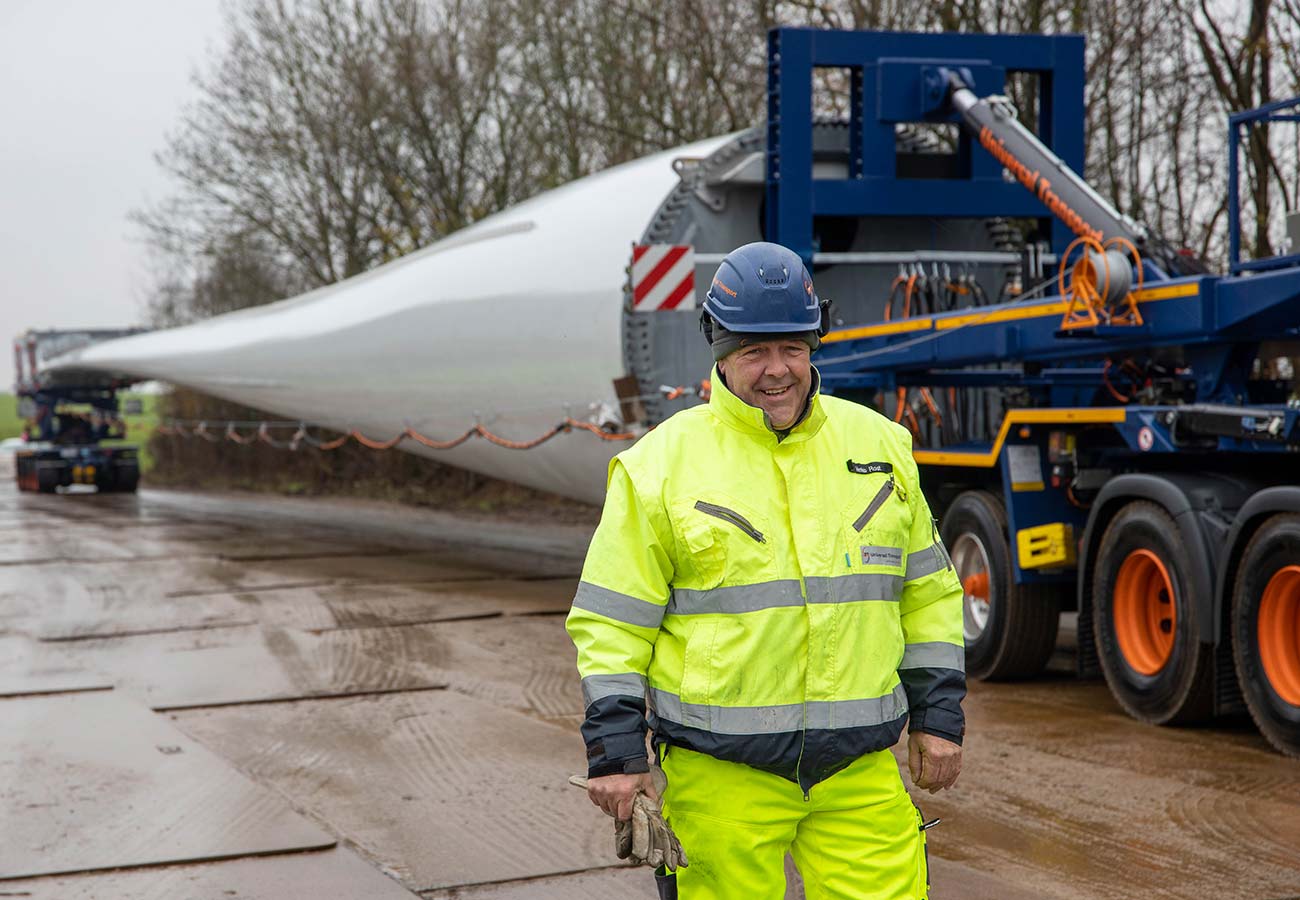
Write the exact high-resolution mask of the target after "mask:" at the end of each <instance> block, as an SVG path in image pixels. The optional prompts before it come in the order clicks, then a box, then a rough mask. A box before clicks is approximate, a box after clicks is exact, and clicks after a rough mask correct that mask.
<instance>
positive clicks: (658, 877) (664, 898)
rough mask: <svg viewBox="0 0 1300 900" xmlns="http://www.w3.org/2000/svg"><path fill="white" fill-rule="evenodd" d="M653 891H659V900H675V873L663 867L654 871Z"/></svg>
mask: <svg viewBox="0 0 1300 900" xmlns="http://www.w3.org/2000/svg"><path fill="white" fill-rule="evenodd" d="M655 889H656V890H657V891H659V900H677V873H676V872H669V871H667V870H666V869H665V868H664V867H663V866H660V867H659V868H657V869H655Z"/></svg>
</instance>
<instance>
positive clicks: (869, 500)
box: [841, 471, 912, 575]
mask: <svg viewBox="0 0 1300 900" xmlns="http://www.w3.org/2000/svg"><path fill="white" fill-rule="evenodd" d="M863 480H864V481H866V484H865V485H864V486H863V487H862V488H860V489H859V490H858V491H856V492H855V493H854V496H853V500H852V501H851V502H850V503H849V504H848V505H846V506H845V507H844V508H843V510H842V512H841V521H842V522H843V526H842V528H841V540H842V543H843V552H844V567H845V569H847V570H850V571H854V572H860V571H865V572H882V573H887V574H891V575H899V574H902V572H903V571H904V569H905V567H906V564H907V549H908V533H909V531H910V528H911V523H912V517H911V507H910V506H909V505H908V503H907V490H906V488H904V486H903V485H902V483H901V482H899V481H897V480H896V479H895V477H894V475H893V472H892V471H889V472H881V473H876V474H871V475H867V476H865V477H864V479H863Z"/></svg>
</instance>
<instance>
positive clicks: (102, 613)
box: [0, 461, 1300, 900]
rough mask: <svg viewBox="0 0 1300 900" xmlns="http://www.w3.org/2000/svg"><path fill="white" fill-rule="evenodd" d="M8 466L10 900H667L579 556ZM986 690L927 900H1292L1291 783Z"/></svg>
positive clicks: (430, 519)
mask: <svg viewBox="0 0 1300 900" xmlns="http://www.w3.org/2000/svg"><path fill="white" fill-rule="evenodd" d="M7 465H8V463H7V461H5V462H4V463H0V479H2V480H0V697H2V698H3V699H0V879H3V880H0V897H3V896H24V897H40V898H59V900H64V898H78V897H84V898H92V897H93V898H102V900H116V898H127V897H130V898H151V897H157V898H163V897H166V898H169V900H172V898H188V897H194V898H208V897H241V898H254V900H258V898H267V900H270V898H276V900H294V898H299V897H301V898H304V900H305V898H308V897H310V898H313V900H317V898H327V897H339V898H343V897H367V898H380V900H383V898H389V897H393V898H398V897H408V898H409V897H413V896H421V897H425V898H450V897H465V898H483V900H487V898H493V900H504V898H529V897H538V898H584V897H591V898H602V900H603V898H610V897H632V898H651V897H653V896H654V891H653V888H652V886H651V882H650V880H649V878H648V875H647V874H646V873H645V872H644V871H635V870H628V869H624V868H620V867H616V866H614V863H616V862H617V860H615V859H614V858H613V856H612V853H611V847H610V843H611V842H610V834H609V825H608V821H607V820H605V819H604V817H603V816H601V814H600V813H599V812H598V811H596V810H595V809H594V808H593V807H591V806H590V805H589V804H588V803H587V801H586V799H585V797H584V796H583V795H582V794H581V793H580V792H578V791H575V790H573V789H572V788H568V787H567V786H566V785H565V779H566V777H567V775H568V774H569V773H571V772H577V771H579V770H580V769H581V768H582V767H583V764H584V763H583V753H582V747H581V741H580V738H579V735H578V732H577V727H578V723H579V721H580V718H581V713H582V710H581V703H580V701H579V699H578V691H577V676H576V673H575V672H574V670H573V651H572V648H571V647H570V645H569V643H568V641H567V638H566V637H565V635H564V632H563V628H562V622H563V614H564V611H565V609H566V608H567V605H568V602H569V599H570V598H571V596H572V593H573V588H574V585H575V584H576V577H577V573H578V570H579V567H580V565H581V556H582V553H583V551H584V550H585V547H586V542H587V538H588V536H589V529H588V528H586V527H582V526H570V525H555V524H552V523H547V522H545V521H541V520H533V521H506V520H501V519H493V518H491V517H488V516H473V517H464V516H460V517H457V516H451V515H446V514H439V513H432V512H427V511H418V510H410V509H404V508H398V507H393V506H388V505H380V504H362V503H355V502H351V501H348V502H340V501H320V500H284V499H278V498H263V497H246V496H218V495H199V494H183V493H177V492H159V491H143V492H142V493H141V494H140V495H139V496H112V495H108V496H97V495H94V494H70V495H65V496H33V495H26V494H19V493H18V492H17V491H16V490H15V489H14V487H13V484H12V480H11V477H10V475H9V471H8V469H7ZM1068 632H1069V629H1068V627H1067V628H1065V629H1063V636H1062V647H1063V651H1062V653H1061V654H1059V656H1058V659H1057V660H1056V661H1055V662H1054V667H1053V668H1054V671H1053V673H1051V674H1049V676H1047V677H1045V678H1043V679H1040V680H1038V681H1035V682H1032V683H1026V684H1016V685H982V684H977V685H973V686H972V690H971V696H970V698H969V700H968V702H967V709H968V716H969V736H968V739H967V753H966V767H965V771H964V772H963V774H962V776H961V779H960V781H959V782H958V785H957V787H956V788H955V789H954V790H953V791H950V792H948V793H946V794H943V795H940V796H937V797H930V796H929V795H922V796H921V797H920V798H919V801H920V804H921V806H922V808H923V810H924V811H925V814H926V816H927V817H933V816H940V817H942V818H943V820H944V822H943V824H942V826H940V827H939V828H937V829H935V830H933V831H931V832H930V853H931V860H932V872H933V877H934V881H935V887H934V893H933V896H934V897H935V898H937V900H962V898H965V900H975V898H989V900H993V898H998V900H1020V898H1030V897H1046V898H1128V897H1134V898H1138V897H1140V898H1214V900H1231V898H1243V900H1244V898H1251V900H1280V898H1296V897H1300V764H1297V763H1296V762H1294V761H1288V760H1286V759H1284V758H1282V757H1280V756H1278V755H1276V754H1274V753H1272V752H1271V751H1270V750H1269V749H1268V748H1267V746H1266V745H1265V744H1264V742H1263V741H1262V740H1261V739H1260V738H1259V737H1258V736H1257V735H1256V734H1255V733H1254V732H1253V731H1252V730H1251V729H1250V728H1249V727H1248V726H1246V725H1244V724H1243V725H1232V724H1229V725H1226V726H1221V727H1216V728H1199V729H1157V728H1152V727H1148V726H1144V725H1141V724H1138V723H1136V722H1134V721H1132V720H1130V719H1128V718H1127V717H1126V716H1125V715H1124V714H1123V713H1122V712H1121V711H1120V710H1119V709H1118V707H1117V706H1116V705H1115V703H1114V702H1113V701H1112V700H1111V699H1110V697H1109V695H1108V693H1107V692H1106V688H1105V686H1104V684H1102V683H1100V682H1090V683H1081V682H1077V681H1075V680H1074V679H1073V678H1072V677H1071V676H1070V675H1069V674H1068V671H1069V660H1068V655H1067V653H1066V652H1065V651H1064V648H1068V645H1069V642H1070V635H1069V633H1068Z"/></svg>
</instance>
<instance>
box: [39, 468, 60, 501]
mask: <svg viewBox="0 0 1300 900" xmlns="http://www.w3.org/2000/svg"><path fill="white" fill-rule="evenodd" d="M62 472H63V469H62V468H60V467H57V466H40V465H38V466H37V468H36V490H38V491H40V492H41V493H42V494H53V493H56V492H57V491H58V489H59V481H60V475H61V474H62Z"/></svg>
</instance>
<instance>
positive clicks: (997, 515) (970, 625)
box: [942, 491, 1061, 681]
mask: <svg viewBox="0 0 1300 900" xmlns="http://www.w3.org/2000/svg"><path fill="white" fill-rule="evenodd" d="M942 533H943V542H944V546H945V547H947V548H948V555H949V556H951V557H952V562H953V566H954V567H955V568H956V569H957V577H958V578H959V579H961V583H962V590H963V595H962V630H963V632H964V636H965V638H966V672H967V674H969V675H971V676H972V677H975V678H981V679H986V680H989V681H993V680H997V679H1010V678H1026V677H1029V676H1032V675H1037V674H1038V673H1039V672H1041V671H1042V670H1043V667H1044V666H1046V665H1047V660H1048V659H1049V658H1050V657H1051V655H1052V651H1053V650H1054V649H1055V648H1056V632H1057V629H1058V627H1059V625H1060V613H1061V604H1060V599H1061V589H1060V587H1059V586H1058V585H1053V584H1016V583H1015V581H1014V580H1013V578H1012V575H1011V547H1010V544H1009V543H1008V538H1007V514H1006V511H1005V510H1004V509H1003V506H1002V501H1001V500H1000V499H998V497H996V496H995V495H993V494H991V493H989V492H988V491H966V492H965V493H963V494H959V495H958V496H957V499H956V500H954V501H953V502H952V505H951V506H950V507H948V512H947V513H946V514H945V516H944V520H943V529H942Z"/></svg>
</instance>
